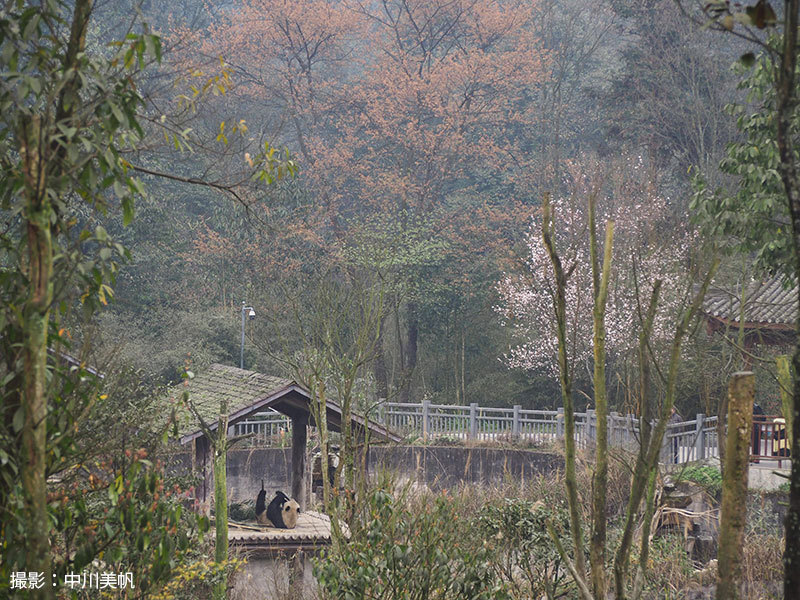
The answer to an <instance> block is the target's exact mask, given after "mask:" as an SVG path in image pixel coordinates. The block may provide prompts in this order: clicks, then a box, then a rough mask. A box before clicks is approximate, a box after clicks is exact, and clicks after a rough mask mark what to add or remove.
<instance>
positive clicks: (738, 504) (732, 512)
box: [716, 371, 755, 600]
mask: <svg viewBox="0 0 800 600" xmlns="http://www.w3.org/2000/svg"><path fill="white" fill-rule="evenodd" d="M754 397H755V376H754V375H753V373H752V372H750V371H743V372H739V373H734V374H733V376H732V377H731V381H730V383H729V384H728V435H727V439H726V440H725V471H724V476H723V480H722V514H721V516H720V526H719V566H718V570H719V580H718V581H717V596H716V597H717V600H737V599H738V598H739V597H740V596H739V587H740V585H741V580H742V565H741V559H742V543H743V541H744V529H745V524H746V521H747V510H746V507H747V471H748V467H749V458H750V435H751V432H752V431H753V399H754Z"/></svg>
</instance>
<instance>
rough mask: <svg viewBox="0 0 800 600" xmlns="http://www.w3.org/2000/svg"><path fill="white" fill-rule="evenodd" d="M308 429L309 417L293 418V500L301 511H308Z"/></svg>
mask: <svg viewBox="0 0 800 600" xmlns="http://www.w3.org/2000/svg"><path fill="white" fill-rule="evenodd" d="M307 427H308V415H301V416H297V417H292V498H294V499H295V500H296V501H297V503H298V504H299V505H300V510H305V509H306V477H305V475H306V440H307V437H308V436H307ZM323 476H324V475H323Z"/></svg>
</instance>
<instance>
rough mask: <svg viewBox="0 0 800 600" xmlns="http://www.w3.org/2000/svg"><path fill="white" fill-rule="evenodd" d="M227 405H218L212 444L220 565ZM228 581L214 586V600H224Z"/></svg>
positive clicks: (223, 558)
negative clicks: (213, 442) (217, 418)
mask: <svg viewBox="0 0 800 600" xmlns="http://www.w3.org/2000/svg"><path fill="white" fill-rule="evenodd" d="M227 458H228V403H227V402H226V401H225V400H222V401H221V402H220V405H219V426H218V427H217V436H216V442H215V444H214V529H215V531H216V540H215V545H214V561H215V562H216V563H217V565H222V564H223V563H226V562H227V561H228V481H227ZM227 589H228V580H227V578H226V577H222V578H221V579H220V581H219V582H217V584H216V585H215V586H214V600H225V598H226V597H227Z"/></svg>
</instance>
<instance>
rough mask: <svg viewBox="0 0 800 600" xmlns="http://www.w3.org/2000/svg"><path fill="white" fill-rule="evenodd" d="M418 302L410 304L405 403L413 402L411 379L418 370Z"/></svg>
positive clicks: (405, 370)
mask: <svg viewBox="0 0 800 600" xmlns="http://www.w3.org/2000/svg"><path fill="white" fill-rule="evenodd" d="M417 310H418V306H417V303H416V302H409V303H408V325H407V327H406V330H407V333H408V341H407V343H406V347H405V364H404V365H403V380H404V381H403V394H402V397H403V400H402V401H403V402H411V400H412V398H411V379H412V378H413V376H414V370H415V369H416V368H417V344H418V338H419V316H418V315H417Z"/></svg>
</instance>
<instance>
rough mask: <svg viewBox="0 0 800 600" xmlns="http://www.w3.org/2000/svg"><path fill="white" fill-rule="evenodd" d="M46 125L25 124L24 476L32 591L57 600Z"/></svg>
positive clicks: (38, 122) (36, 595) (34, 121)
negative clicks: (35, 578) (50, 509)
mask: <svg viewBox="0 0 800 600" xmlns="http://www.w3.org/2000/svg"><path fill="white" fill-rule="evenodd" d="M41 127H42V123H41V119H40V118H39V117H38V116H37V117H34V118H33V119H32V120H31V121H30V122H29V123H25V124H23V126H22V130H21V132H20V134H21V135H20V154H21V158H22V161H23V165H24V167H23V168H24V170H25V196H26V211H25V217H26V220H27V247H28V272H27V273H26V275H27V279H28V290H29V299H28V301H27V302H26V303H25V305H24V308H23V323H22V337H23V339H22V363H23V376H22V406H23V427H22V455H21V461H20V475H21V478H22V489H23V491H24V493H25V516H26V521H27V523H26V529H27V531H26V536H27V551H26V556H25V561H26V562H25V567H26V570H27V571H28V572H37V573H43V574H44V581H45V585H44V587H42V588H41V589H39V590H33V591H32V592H31V595H32V597H34V598H52V597H53V587H52V585H50V584H51V582H52V571H51V562H50V543H49V532H50V523H49V520H48V517H47V393H46V389H45V387H46V384H47V329H48V324H49V321H50V304H51V302H52V301H53V282H52V272H53V243H52V236H51V231H50V216H51V212H52V208H51V206H50V203H49V201H48V199H47V195H46V191H45V189H44V188H45V185H46V180H45V173H44V164H43V160H42V157H41V155H40V137H41V134H42V131H41Z"/></svg>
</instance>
